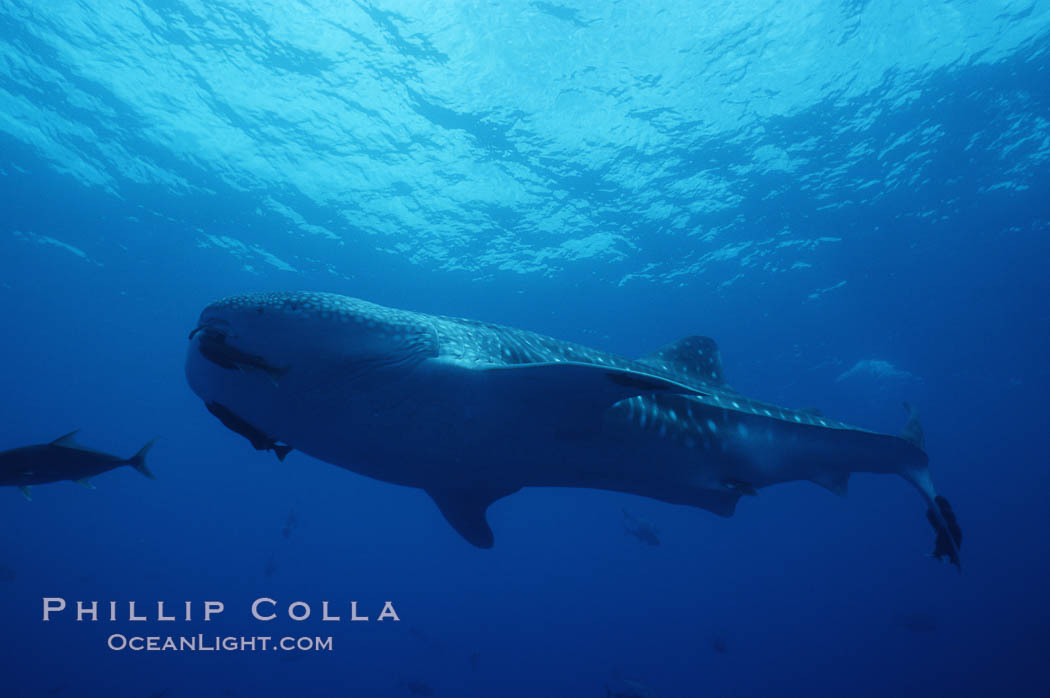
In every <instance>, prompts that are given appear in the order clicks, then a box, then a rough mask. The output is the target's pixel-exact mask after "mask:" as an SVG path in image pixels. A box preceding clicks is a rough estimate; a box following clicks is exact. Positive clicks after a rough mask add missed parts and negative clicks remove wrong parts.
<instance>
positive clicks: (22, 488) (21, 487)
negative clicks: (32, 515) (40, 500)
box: [18, 485, 33, 502]
mask: <svg viewBox="0 0 1050 698" xmlns="http://www.w3.org/2000/svg"><path fill="white" fill-rule="evenodd" d="M18 491H19V492H21V493H22V496H23V497H25V498H26V501H27V502H31V501H33V494H32V492H30V490H29V485H19V487H18Z"/></svg>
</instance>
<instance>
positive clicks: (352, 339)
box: [186, 293, 437, 415]
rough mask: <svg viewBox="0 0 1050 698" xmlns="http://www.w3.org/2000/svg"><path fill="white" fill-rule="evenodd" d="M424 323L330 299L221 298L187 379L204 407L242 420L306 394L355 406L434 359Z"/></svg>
mask: <svg viewBox="0 0 1050 698" xmlns="http://www.w3.org/2000/svg"><path fill="white" fill-rule="evenodd" d="M420 317H421V316H419V315H417V314H415V313H410V312H405V311H400V310H394V309H390V308H385V307H383V306H380V305H376V304H374V303H368V302H366V301H362V300H358V299H355V298H348V297H346V296H339V295H335V294H329V293H259V294H252V295H244V296H233V297H229V298H224V299H222V300H220V301H217V302H215V303H212V304H211V305H209V306H208V307H206V308H205V309H204V311H203V312H202V313H201V315H200V320H199V321H198V323H197V326H196V328H194V330H193V331H192V332H191V333H190V346H189V350H188V352H187V356H186V378H187V380H188V381H189V384H190V387H191V388H192V389H193V391H194V392H195V393H196V394H197V395H198V396H200V397H201V398H202V399H203V400H204V401H205V402H206V403H213V402H214V403H219V404H221V405H223V406H224V407H225V408H228V409H229V410H232V411H233V412H234V413H236V414H238V415H244V414H247V413H252V412H256V413H257V412H259V411H260V410H263V409H265V408H266V407H267V404H268V403H270V402H272V401H276V400H292V399H302V398H303V395H304V394H321V393H326V392H334V391H336V390H339V391H342V395H343V396H345V397H346V398H347V399H352V398H353V396H354V395H353V393H354V392H355V391H357V392H364V391H368V390H374V389H376V388H377V387H382V384H383V382H384V381H389V380H393V379H395V378H396V377H397V376H398V375H401V374H403V373H404V372H406V371H411V370H412V368H414V367H415V366H416V365H418V364H419V363H420V362H421V361H423V360H425V359H426V358H429V357H431V356H435V355H436V353H437V352H436V348H435V346H436V342H435V339H434V334H433V329H432V328H431V327H430V326H429V325H428V324H427V323H426V321H425V320H421V319H420ZM329 397H330V396H329Z"/></svg>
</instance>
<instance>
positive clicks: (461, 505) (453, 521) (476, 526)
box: [425, 487, 521, 548]
mask: <svg viewBox="0 0 1050 698" xmlns="http://www.w3.org/2000/svg"><path fill="white" fill-rule="evenodd" d="M519 489H521V488H520V487H514V488H490V487H462V488H449V489H433V488H427V489H426V490H425V491H426V493H427V494H429V495H430V498H431V499H433V500H434V503H435V504H437V507H438V509H439V510H441V514H442V515H443V516H444V517H445V520H446V521H448V522H449V524H450V525H451V526H452V528H454V529H456V531H457V532H458V533H459V535H461V536H463V537H464V538H466V539H467V542H468V543H470V544H471V545H476V546H477V547H479V548H491V547H492V544H493V543H494V542H495V537H494V536H493V535H492V529H491V528H490V527H489V522H488V520H487V519H486V518H485V511H486V510H487V509H488V508H489V505H490V504H492V503H493V502H495V501H496V500H497V499H501V498H503V497H506V496H507V495H510V494H514V493H515V492H517V491H518V490H519Z"/></svg>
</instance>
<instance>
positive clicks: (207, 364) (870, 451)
mask: <svg viewBox="0 0 1050 698" xmlns="http://www.w3.org/2000/svg"><path fill="white" fill-rule="evenodd" d="M185 370H186V378H187V382H188V383H189V386H190V388H191V389H192V390H193V392H194V393H196V395H197V396H198V397H200V398H201V399H202V400H203V401H204V403H205V404H206V405H208V406H209V407H208V409H209V411H211V412H212V414H215V415H216V416H218V417H219V419H220V420H221V421H222V423H223V424H225V425H226V426H227V427H229V428H231V429H233V430H234V431H235V432H236V433H239V434H241V435H242V436H245V437H246V438H248V439H249V440H250V441H252V444H253V445H254V446H255V447H256V448H265V447H269V446H272V445H273V444H277V443H280V444H284V445H286V446H287V447H288V449H289V450H290V449H295V450H296V451H299V452H302V453H304V454H307V455H309V456H313V457H315V458H318V459H320V460H322V461H326V462H328V463H332V464H334V465H337V466H339V467H342V468H345V469H347V470H350V471H352V472H355V473H359V474H361V475H365V476H368V477H371V478H375V479H377V480H381V481H384V482H388V483H394V484H398V485H404V486H408V487H415V488H420V489H422V490H424V491H425V492H426V493H427V494H429V495H430V497H431V498H432V499H433V501H434V503H435V504H436V505H437V507H438V509H439V510H440V511H441V513H442V514H443V515H444V517H445V519H446V520H447V521H448V523H449V524H450V525H451V526H452V527H453V528H454V529H455V530H456V531H457V532H458V533H459V534H460V535H461V536H462V537H463V538H465V539H466V540H467V541H469V542H470V543H472V544H473V545H475V546H478V547H480V548H489V547H492V545H493V543H494V534H493V532H492V529H491V528H490V526H489V524H488V521H487V518H486V511H487V509H488V507H489V505H491V504H492V503H493V502H495V501H497V500H499V499H500V498H502V497H506V496H508V495H511V494H513V493H514V492H517V491H518V490H519V489H521V488H523V487H579V488H592V489H599V490H609V491H615V492H626V493H631V494H635V495H640V496H644V497H649V498H652V499H657V500H661V501H663V502H668V503H672V504H680V505H687V506H692V507H698V508H701V509H705V510H707V511H710V512H712V513H714V514H716V515H718V516H722V517H729V516H732V515H733V513H734V511H735V509H736V506H737V503H738V501H739V500H740V499H741V498H742V497H748V498H754V497H755V496H756V495H757V494H758V492H759V491H760V490H761V489H763V488H765V487H769V486H772V485H776V484H779V483H784V482H792V481H798V480H803V481H810V482H813V483H815V484H817V485H819V486H821V487H824V488H825V489H827V490H830V491H831V492H833V493H835V494H837V495H843V496H844V495H845V494H846V491H847V484H848V481H849V477H850V475H851V474H852V473H855V472H866V473H885V474H896V475H899V476H901V477H902V478H904V479H905V480H906V481H907V482H909V483H911V485H913V486H914V487H915V488H916V489H917V490H918V492H919V494H920V495H921V496H922V498H923V499H924V500H925V503H926V506H927V511H926V515H927V519H928V520H929V522H930V524H931V525H932V526H933V528H934V530H935V532H936V540H935V544H934V552H933V556H934V557H937V558H940V559H946V560H948V561H950V562H951V563H953V564H955V565H956V566H958V565H959V546H960V544H961V540H962V534H961V530H960V528H959V525H958V521H957V520H956V518H955V514H954V512H953V511H952V509H951V506H950V504H949V503H948V500H947V499H945V498H944V497H942V496H940V495H939V494H938V493H937V492H936V490H935V489H934V486H933V482H932V480H931V478H930V472H929V459H928V457H927V455H926V452H925V450H924V444H923V432H922V426H921V424H920V421H919V418H918V415H917V413H916V412H915V411H914V410H913V409H911V408H910V406H907V405H906V407H908V410H909V417H908V421H907V424H906V426H905V428H904V430H903V431H902V433H901V434H899V435H890V434H880V433H876V432H872V431H868V430H865V429H861V428H858V427H855V426H850V425H848V424H845V423H843V422H839V421H836V420H833V419H831V418H828V417H825V416H824V415H822V414H820V413H819V412H818V411H816V410H796V409H788V408H785V407H779V406H776V405H772V404H767V403H764V402H761V401H758V400H754V399H751V398H748V397H745V396H744V395H741V394H740V393H738V392H737V391H736V390H734V389H733V388H732V387H731V386H730V385H729V384H728V383H727V381H726V378H725V376H724V374H723V370H722V363H721V357H720V353H719V349H718V345H717V344H716V343H715V341H714V340H712V339H710V338H708V337H702V336H690V337H685V338H683V339H681V340H679V341H677V342H674V343H672V344H669V345H667V346H665V347H662V348H661V349H659V350H657V351H655V352H653V353H652V354H649V355H647V356H644V357H640V358H636V359H629V358H625V357H621V356H617V355H616V354H612V353H609V352H605V351H601V350H598V349H593V348H590V347H587V346H583V345H580V344H575V343H572V342H566V341H561V340H558V339H554V338H551V337H546V336H543V335H541V334H537V333H534V332H530V331H527V330H521V329H515V328H511V327H504V326H501V325H495V324H490V323H486V322H480V321H477V320H468V319H462V318H454V317H444V316H438V315H430V314H426V313H420V312H413V311H409V310H399V309H394V308H387V307H383V306H381V305H377V304H375V303H371V302H368V301H365V300H359V299H356V298H350V297H347V296H341V295H336V294H331V293H313V292H282V293H257V294H249V295H239V296H232V297H228V298H224V299H222V300H219V301H217V302H214V303H212V304H211V305H209V306H207V307H206V308H205V309H204V310H203V311H202V312H201V314H200V318H199V321H198V323H197V325H196V327H195V328H194V329H193V331H192V332H191V333H190V344H189V348H188V351H187V354H186V366H185ZM281 455H282V453H281V452H279V453H278V456H281Z"/></svg>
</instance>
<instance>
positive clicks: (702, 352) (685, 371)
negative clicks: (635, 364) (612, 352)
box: [638, 335, 729, 389]
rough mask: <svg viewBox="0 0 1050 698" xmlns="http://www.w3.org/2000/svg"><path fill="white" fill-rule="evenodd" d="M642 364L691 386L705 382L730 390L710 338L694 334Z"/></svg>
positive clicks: (654, 353) (669, 346) (659, 351)
mask: <svg viewBox="0 0 1050 698" xmlns="http://www.w3.org/2000/svg"><path fill="white" fill-rule="evenodd" d="M638 361H639V363H643V364H646V365H647V366H652V367H654V368H659V369H661V370H664V371H668V372H670V373H674V374H677V375H680V376H682V378H683V379H684V380H686V381H688V382H690V383H696V382H698V381H699V382H702V383H707V384H709V385H714V386H718V387H719V388H722V389H729V386H728V385H726V378H725V373H723V371H722V356H721V353H720V352H719V351H718V344H717V343H716V342H715V340H713V339H711V338H710V337H700V336H698V335H692V336H689V337H683V338H682V339H679V340H678V341H677V342H672V343H671V344H668V345H667V346H664V347H661V348H660V349H657V350H656V351H654V352H653V353H652V354H649V355H647V356H645V357H643V358H641V359H639V360H638Z"/></svg>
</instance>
